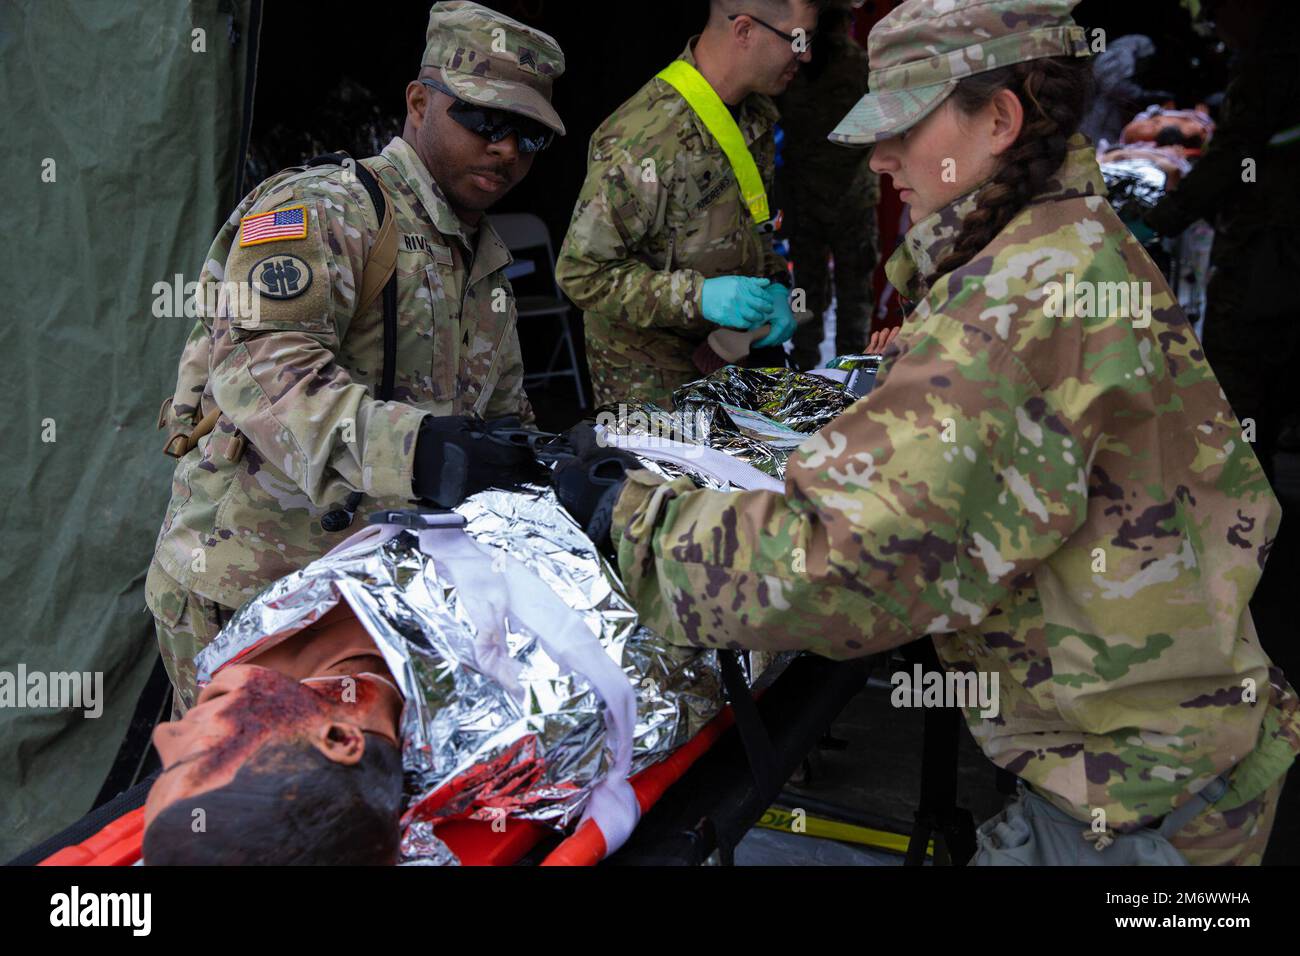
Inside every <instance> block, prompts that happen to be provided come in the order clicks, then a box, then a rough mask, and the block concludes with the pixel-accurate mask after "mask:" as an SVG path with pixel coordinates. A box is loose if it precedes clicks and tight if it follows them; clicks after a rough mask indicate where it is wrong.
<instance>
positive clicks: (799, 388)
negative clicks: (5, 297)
mask: <svg viewBox="0 0 1300 956" xmlns="http://www.w3.org/2000/svg"><path fill="white" fill-rule="evenodd" d="M831 365H832V368H831V369H827V370H819V371H818V372H796V371H793V370H791V369H784V368H759V369H753V368H741V367H739V366H736V365H727V366H724V367H723V368H720V369H718V370H717V371H716V372H713V373H712V374H710V375H708V376H706V377H705V378H702V379H699V380H697V381H694V382H688V383H687V384H685V385H683V386H682V387H681V388H679V389H678V390H677V391H676V392H674V393H673V406H674V407H673V411H666V410H665V409H662V408H660V407H659V406H657V405H652V404H649V403H646V402H641V403H628V404H621V405H606V406H604V407H602V408H601V409H599V410H598V411H597V413H596V422H597V424H598V425H600V426H602V427H603V428H604V429H605V430H606V431H607V432H608V433H610V434H611V435H613V436H617V437H618V438H622V439H631V438H636V439H645V440H648V444H647V443H641V444H638V445H636V446H633V447H634V450H635V451H636V452H637V454H639V455H643V457H644V456H645V454H646V448H648V447H653V446H654V445H656V444H657V445H660V446H663V445H664V444H665V443H666V442H670V441H671V442H676V443H679V444H682V445H697V446H703V447H707V448H712V449H715V450H717V451H722V452H725V453H726V454H728V455H730V456H731V457H733V458H735V459H737V460H739V461H742V462H745V463H746V464H749V465H751V466H753V467H754V468H756V469H758V470H759V471H761V472H763V473H764V474H766V475H769V476H771V477H773V478H777V479H783V478H784V477H785V462H786V459H787V458H788V457H789V456H790V452H792V451H794V449H796V448H798V447H799V446H800V445H801V444H803V443H804V441H806V440H807V438H808V436H809V435H811V434H813V433H814V432H816V431H819V430H820V429H821V428H823V427H824V426H826V425H827V424H828V423H829V422H831V421H832V420H833V419H835V418H836V417H838V416H839V415H840V414H841V413H842V412H843V411H844V410H845V409H846V408H848V407H849V406H850V405H852V404H853V402H854V401H855V397H854V396H853V395H850V394H848V393H846V391H845V389H844V382H843V379H846V378H847V377H848V373H850V372H851V371H852V370H854V369H856V368H859V367H861V368H862V369H863V370H864V371H865V372H867V373H868V374H869V375H870V376H873V377H874V375H875V372H876V370H877V369H878V368H879V365H880V356H879V355H863V356H845V357H842V358H840V359H836V360H835V361H834V362H832V363H831ZM617 443H618V444H620V445H626V444H627V443H626V442H621V441H620V442H617ZM669 447H671V446H669ZM647 467H649V468H650V469H651V470H652V471H655V472H658V473H659V474H662V475H664V476H665V477H671V478H675V477H678V476H679V475H683V474H688V475H690V476H691V477H692V478H693V479H695V481H696V482H697V483H698V484H700V485H702V486H704V487H723V486H725V485H726V483H725V482H719V481H718V480H717V479H716V478H715V477H714V476H713V475H711V474H710V473H708V472H707V471H701V470H699V469H698V468H693V467H692V466H691V464H690V463H682V462H678V461H676V460H672V459H670V458H668V457H665V458H662V459H660V460H658V461H652V462H649V463H648V464H647Z"/></svg>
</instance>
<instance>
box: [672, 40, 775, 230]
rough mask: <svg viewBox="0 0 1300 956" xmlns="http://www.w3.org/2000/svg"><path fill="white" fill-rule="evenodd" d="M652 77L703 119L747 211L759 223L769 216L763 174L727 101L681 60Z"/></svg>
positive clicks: (766, 219) (770, 216) (674, 61)
mask: <svg viewBox="0 0 1300 956" xmlns="http://www.w3.org/2000/svg"><path fill="white" fill-rule="evenodd" d="M656 76H658V77H659V79H661V80H663V81H664V82H665V83H667V84H668V85H669V86H671V87H672V88H673V89H675V90H676V91H677V92H678V93H680V94H682V96H683V97H685V98H686V102H687V103H688V104H689V105H690V107H691V109H693V110H694V111H695V115H696V116H698V117H699V118H700V119H701V120H703V121H704V126H705V128H706V129H708V131H709V132H710V133H711V134H713V138H714V139H716V140H717V141H718V145H719V146H721V147H722V151H723V152H724V153H726V154H727V159H728V161H729V162H730V163H731V171H732V172H733V173H735V175H736V182H737V183H739V184H740V194H741V195H742V196H743V197H744V198H745V205H747V206H749V214H750V215H751V216H753V217H754V222H755V223H757V224H759V225H762V224H763V223H765V222H767V221H768V220H769V219H770V218H772V215H771V213H770V212H769V210H768V207H767V190H766V189H764V188H763V177H762V176H761V175H759V172H758V164H757V163H755V162H754V157H753V156H752V155H750V152H749V147H748V146H746V145H745V137H744V136H743V135H742V134H741V132H740V127H739V126H737V125H736V121H735V119H733V118H732V116H731V111H730V110H728V109H727V104H725V103H723V102H722V97H720V96H718V94H717V93H716V92H714V89H713V87H711V86H709V81H708V80H706V79H705V78H704V77H703V76H701V75H700V71H699V70H697V69H695V67H693V66H691V65H690V64H689V63H687V62H686V61H685V60H673V62H671V63H669V64H668V65H667V66H666V67H664V68H663V69H662V70H660V71H659V72H658V73H657V74H656Z"/></svg>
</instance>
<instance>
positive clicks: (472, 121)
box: [420, 78, 555, 153]
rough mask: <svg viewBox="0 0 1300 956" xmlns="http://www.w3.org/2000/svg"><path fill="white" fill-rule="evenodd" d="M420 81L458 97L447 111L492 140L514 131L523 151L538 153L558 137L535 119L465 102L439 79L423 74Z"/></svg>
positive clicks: (462, 124) (495, 141) (520, 149)
mask: <svg viewBox="0 0 1300 956" xmlns="http://www.w3.org/2000/svg"><path fill="white" fill-rule="evenodd" d="M420 82H421V83H422V84H424V85H425V86H427V87H429V88H430V89H434V90H438V91H439V92H440V93H446V94H447V95H448V96H450V97H451V98H452V99H453V100H455V102H454V103H452V104H451V106H449V107H447V115H448V116H450V117H451V118H452V119H454V120H455V121H456V122H457V123H459V124H460V125H461V126H463V127H465V129H467V130H469V131H470V132H471V133H473V134H475V135H476V136H482V137H483V138H484V139H486V140H487V141H488V142H490V143H499V142H501V140H503V139H505V138H506V137H507V136H510V135H512V134H513V135H514V136H515V137H516V139H517V142H518V143H519V151H520V152H521V153H538V152H541V151H542V150H544V149H545V148H546V147H548V146H550V145H551V143H552V142H553V141H554V139H555V131H554V130H553V129H551V128H550V127H548V126H545V125H543V124H542V123H539V122H538V121H537V120H535V119H531V118H529V117H527V116H520V115H519V114H518V113H510V112H507V111H506V110H494V109H491V108H489V107H486V106H479V105H478V104H477V103H469V102H466V101H465V100H462V99H461V98H460V97H459V96H457V95H456V91H455V90H450V89H448V88H447V87H445V86H443V85H442V84H441V83H439V82H437V81H436V80H430V79H424V78H421V80H420Z"/></svg>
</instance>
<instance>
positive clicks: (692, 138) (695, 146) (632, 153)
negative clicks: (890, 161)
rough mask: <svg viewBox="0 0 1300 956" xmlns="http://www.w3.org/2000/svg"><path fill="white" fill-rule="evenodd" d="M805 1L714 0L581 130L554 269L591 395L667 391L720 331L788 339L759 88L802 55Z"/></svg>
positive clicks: (771, 115) (809, 3) (811, 2)
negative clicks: (701, 23)
mask: <svg viewBox="0 0 1300 956" xmlns="http://www.w3.org/2000/svg"><path fill="white" fill-rule="evenodd" d="M819 6H820V3H819V2H816V0H743V2H740V0H713V2H712V4H711V6H710V11H709V21H708V23H707V25H706V26H705V28H704V32H703V33H702V34H701V35H700V36H698V37H695V38H693V39H692V40H691V41H690V42H689V43H688V44H687V47H686V49H685V50H684V51H683V52H682V55H681V56H680V57H679V58H678V59H677V60H675V61H674V62H673V63H672V64H671V65H670V66H669V67H668V68H667V69H665V70H664V71H661V72H660V74H659V75H657V76H656V77H654V78H653V79H651V80H650V81H649V82H648V83H646V85H645V86H643V87H642V88H641V89H640V90H639V91H638V92H637V93H636V95H634V96H633V97H632V98H631V99H630V100H628V101H627V102H626V103H624V104H623V105H622V106H620V107H619V108H618V109H616V110H615V111H614V112H613V114H611V115H610V117H609V118H608V119H606V120H605V122H604V123H603V124H602V125H601V126H600V128H599V129H597V130H596V132H595V133H594V134H593V135H592V138H591V147H590V152H589V156H588V166H587V180H586V183H585V184H584V185H583V188H582V192H581V194H580V195H579V198H578V203H577V206H576V207H575V209H574V212H573V221H572V223H571V224H570V226H569V232H568V235H567V236H566V237H565V240H564V245H563V246H562V248H561V249H560V255H559V262H558V264H557V269H556V274H557V277H558V278H559V281H560V284H561V286H563V288H564V291H565V292H566V293H567V294H568V296H569V298H571V299H572V300H573V301H574V302H575V303H577V305H578V306H579V307H581V308H582V309H583V310H585V313H586V315H585V318H586V334H587V357H588V360H589V363H590V366H591V378H592V385H593V388H594V390H595V395H596V402H597V404H605V403H608V402H614V401H620V400H626V399H631V398H635V399H640V400H646V401H655V402H666V401H667V400H668V397H669V396H670V395H671V393H672V391H673V389H674V388H676V387H677V386H679V385H681V384H682V383H684V382H687V381H690V380H691V379H692V378H695V377H698V375H699V372H698V370H697V368H696V366H695V364H694V363H693V361H692V355H693V354H694V353H695V351H696V349H697V347H698V346H699V345H700V344H701V343H702V342H703V341H704V339H705V337H706V336H707V335H708V334H709V332H710V331H712V330H713V329H715V328H717V327H718V326H720V325H721V326H728V327H731V328H738V329H753V328H757V327H759V326H762V325H766V324H769V323H770V324H771V326H772V328H771V332H770V333H769V334H768V335H767V336H765V337H764V338H762V339H760V340H759V342H758V343H756V345H757V347H760V348H761V347H767V346H779V345H781V344H782V343H784V342H786V341H787V340H788V339H789V338H790V336H792V335H793V334H794V329H795V320H794V315H793V313H792V312H791V309H790V303H789V288H788V281H789V280H788V279H787V270H786V263H785V261H784V260H783V259H782V258H781V257H780V256H778V255H776V253H775V252H774V251H773V250H772V241H771V240H772V235H771V224H770V223H771V217H772V216H774V215H775V214H776V210H775V209H772V208H770V207H769V204H768V201H767V194H768V193H769V192H770V188H771V184H772V177H773V169H774V161H775V152H776V145H775V138H774V134H773V130H774V127H775V125H776V121H777V118H778V114H777V111H776V107H775V106H774V105H773V104H772V101H771V99H770V98H769V97H771V96H774V95H777V94H779V93H780V92H782V91H783V90H784V89H785V87H786V86H787V85H788V84H789V82H790V80H791V79H793V78H794V76H795V73H796V72H797V71H798V68H799V63H800V62H801V61H803V62H806V61H807V60H808V58H809V49H810V45H811V42H812V35H813V32H814V30H815V28H816V23H817V11H818V8H819Z"/></svg>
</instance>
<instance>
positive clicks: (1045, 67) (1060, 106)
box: [935, 57, 1092, 276]
mask: <svg viewBox="0 0 1300 956" xmlns="http://www.w3.org/2000/svg"><path fill="white" fill-rule="evenodd" d="M1002 89H1009V90H1011V91H1012V92H1013V93H1015V94H1016V96H1018V97H1019V98H1020V102H1021V104H1023V106H1024V110H1025V120H1024V125H1023V126H1022V127H1021V130H1020V136H1019V137H1018V138H1017V139H1016V141H1015V143H1013V144H1012V145H1011V148H1010V149H1008V150H1007V151H1006V152H1005V153H1003V154H1002V156H1001V164H1000V166H999V167H998V171H997V173H996V174H995V175H994V176H993V178H992V179H990V180H989V181H988V182H987V183H986V184H985V185H984V186H983V187H981V191H980V194H979V204H978V205H977V207H976V208H975V211H974V212H972V213H971V214H970V215H969V216H967V217H966V219H965V220H964V221H963V223H962V229H961V232H960V233H959V234H958V236H957V241H956V243H955V244H954V245H953V248H952V251H951V252H949V253H948V255H946V256H944V258H943V259H942V260H941V261H940V262H939V263H937V264H936V265H935V275H936V276H942V275H946V274H947V273H949V272H952V271H953V270H954V269H959V268H961V267H962V266H964V265H965V264H966V263H968V262H969V261H970V260H971V259H972V258H974V256H975V254H976V253H978V252H979V251H980V250H981V249H983V248H984V247H985V246H987V245H988V244H989V243H990V242H992V241H993V239H994V237H995V236H997V234H998V233H999V232H1001V231H1002V230H1003V229H1004V228H1005V227H1006V225H1007V223H1009V222H1010V221H1011V220H1012V218H1014V217H1015V215H1016V214H1017V213H1018V212H1020V210H1022V209H1024V208H1025V206H1027V205H1028V204H1029V201H1030V200H1031V199H1033V198H1034V196H1035V195H1037V194H1038V193H1040V192H1041V191H1042V190H1043V188H1044V187H1045V186H1046V185H1047V182H1048V180H1049V179H1051V177H1052V175H1053V174H1054V173H1055V172H1056V171H1057V170H1058V169H1060V168H1061V164H1062V163H1063V162H1065V153H1066V140H1068V139H1069V138H1070V136H1072V135H1073V134H1074V132H1075V131H1076V130H1077V129H1078V128H1079V123H1080V122H1081V121H1082V119H1083V114H1084V110H1085V108H1086V107H1087V104H1088V99H1089V95H1090V93H1091V89H1092V72H1091V64H1090V62H1089V61H1088V60H1087V59H1078V58H1075V57H1051V58H1046V59H1037V60H1027V61H1025V62H1023V63H1015V64H1013V65H1011V66H1007V67H1003V68H1001V69H998V70H990V71H988V72H987V73H977V74H976V75H974V76H969V77H967V78H966V79H964V80H962V81H961V82H960V83H958V84H957V88H956V89H954V90H953V92H952V102H953V105H954V106H956V107H957V109H959V110H960V111H961V112H963V113H965V114H967V115H970V114H972V113H974V112H976V111H977V110H979V109H981V108H982V107H984V106H985V105H986V104H987V103H988V102H989V101H990V100H991V99H992V98H993V96H994V94H996V93H997V92H998V91H999V90H1002Z"/></svg>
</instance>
